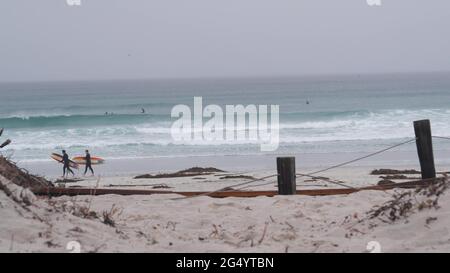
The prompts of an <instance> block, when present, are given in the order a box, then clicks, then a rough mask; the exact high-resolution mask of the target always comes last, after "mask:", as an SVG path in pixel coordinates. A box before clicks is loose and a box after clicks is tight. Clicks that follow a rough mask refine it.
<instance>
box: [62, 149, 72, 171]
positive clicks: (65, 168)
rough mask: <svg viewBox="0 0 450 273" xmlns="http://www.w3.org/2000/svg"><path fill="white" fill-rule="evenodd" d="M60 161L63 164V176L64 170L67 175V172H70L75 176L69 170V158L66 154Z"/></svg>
mask: <svg viewBox="0 0 450 273" xmlns="http://www.w3.org/2000/svg"><path fill="white" fill-rule="evenodd" d="M62 161H63V164H64V167H63V176H66V170H67V174H69V172H71V173H72V174H73V175H75V174H74V173H73V171H72V169H71V168H70V159H69V156H68V155H67V154H64V155H63V159H62Z"/></svg>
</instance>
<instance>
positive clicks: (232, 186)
mask: <svg viewBox="0 0 450 273" xmlns="http://www.w3.org/2000/svg"><path fill="white" fill-rule="evenodd" d="M275 176H278V174H272V175H268V176H264V177H261V178H255V179H253V180H250V181H246V182H243V183H238V184H235V185H231V186H227V187H224V188H221V189H218V190H215V191H210V192H205V193H202V194H199V195H194V196H187V197H179V198H173V199H172V200H180V199H188V198H193V197H199V196H208V195H210V194H213V193H216V192H221V191H226V190H228V189H229V188H234V187H239V186H244V185H247V184H251V183H254V182H257V181H261V180H265V179H268V178H272V177H275Z"/></svg>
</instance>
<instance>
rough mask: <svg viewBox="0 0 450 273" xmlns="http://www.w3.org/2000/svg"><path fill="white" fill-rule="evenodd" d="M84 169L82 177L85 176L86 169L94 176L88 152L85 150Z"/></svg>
mask: <svg viewBox="0 0 450 273" xmlns="http://www.w3.org/2000/svg"><path fill="white" fill-rule="evenodd" d="M85 159H86V168H85V169H84V175H86V173H87V171H88V169H89V170H90V171H91V173H92V175H94V170H93V169H92V160H91V154H90V153H89V150H86V156H85Z"/></svg>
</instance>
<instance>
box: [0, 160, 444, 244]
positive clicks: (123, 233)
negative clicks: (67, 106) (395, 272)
mask: <svg viewBox="0 0 450 273" xmlns="http://www.w3.org/2000/svg"><path fill="white" fill-rule="evenodd" d="M377 167H379V166H377ZM414 167H415V166H402V168H401V169H411V168H414ZM373 169H375V166H372V167H368V166H359V167H354V166H348V167H345V168H340V169H336V170H333V171H329V172H327V173H326V174H323V176H326V177H330V178H334V179H339V180H341V181H348V183H346V184H348V185H349V186H353V187H360V186H367V185H374V184H376V183H377V182H378V181H380V177H379V175H371V174H370V172H371V171H372V170H373ZM312 170H313V169H306V170H305V171H306V172H308V171H312ZM439 171H445V170H444V169H441V170H439ZM272 172H273V171H272V170H266V171H254V172H247V173H242V172H241V173H238V174H237V173H232V172H224V173H222V172H217V173H212V174H206V175H198V176H193V177H176V178H151V179H133V177H132V176H110V177H88V178H84V179H83V180H82V181H78V182H74V183H64V184H56V185H57V186H59V187H91V188H111V189H112V188H117V189H127V188H131V189H158V190H167V191H214V190H217V189H219V188H224V187H232V186H233V185H235V184H238V183H242V182H245V181H248V180H249V179H251V178H250V177H254V178H257V177H262V176H265V175H269V174H271V173H272ZM158 173H161V172H152V174H158ZM233 175H245V176H246V177H245V178H242V177H241V178H239V177H238V178H228V179H223V178H224V177H227V176H228V177H230V176H231V177H232V176H233ZM408 177H409V178H417V177H419V176H417V175H408ZM221 178H222V179H221ZM0 179H1V182H2V185H6V186H7V187H10V188H12V192H14V193H15V195H16V196H17V199H18V200H19V202H15V201H13V200H12V199H11V198H10V197H8V196H7V195H5V193H4V192H3V191H0V204H1V209H0V214H1V215H0V218H1V219H5V220H2V221H1V222H0V251H1V252H70V251H72V250H73V249H72V248H71V247H73V245H74V244H75V246H78V244H79V246H80V251H81V252H180V251H181V252H369V251H378V250H380V251H382V252H422V251H426V252H442V251H448V250H449V249H450V230H449V228H448V226H449V223H450V217H449V214H448V211H449V209H450V199H449V198H448V197H447V195H446V194H444V195H442V196H441V197H440V200H439V209H437V207H432V208H429V209H418V207H419V205H418V203H417V204H415V205H414V207H413V208H411V213H409V214H408V215H407V216H405V217H404V218H403V217H400V218H399V219H397V220H395V221H390V220H386V219H383V217H375V218H370V212H371V211H373V210H374V209H376V208H377V207H380V206H382V205H383V204H385V203H386V202H388V201H391V200H393V199H395V198H394V195H395V194H401V193H404V192H414V190H402V189H396V190H389V191H361V192H357V193H353V194H349V195H334V196H303V195H295V196H275V197H264V196H260V197H255V198H235V197H229V198H222V199H220V198H211V197H208V196H200V197H192V198H185V197H183V196H180V195H175V194H156V195H133V196H121V195H101V196H89V195H88V196H86V195H85V196H74V197H70V196H61V197H54V198H51V199H48V197H42V196H41V197H36V196H34V195H33V194H32V193H31V192H29V191H27V190H25V191H24V190H23V189H22V188H21V187H19V186H17V185H15V184H12V183H8V180H7V179H5V178H3V177H0ZM268 182H270V180H268ZM273 182H274V184H270V185H264V186H260V187H252V188H247V189H243V190H276V187H275V185H276V183H275V181H273ZM297 183H298V189H311V188H339V186H337V185H334V184H330V183H327V182H324V181H313V180H311V179H298V181H297ZM255 184H258V183H255ZM414 198H415V199H423V197H419V195H418V197H414ZM23 199H25V200H26V203H27V204H28V205H25V203H24V202H23V201H20V200H23ZM374 244H375V248H373V247H374ZM378 246H379V247H380V249H378ZM67 247H68V248H67ZM71 249H72V250H71ZM75 250H77V249H75Z"/></svg>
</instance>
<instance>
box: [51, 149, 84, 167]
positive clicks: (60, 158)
mask: <svg viewBox="0 0 450 273" xmlns="http://www.w3.org/2000/svg"><path fill="white" fill-rule="evenodd" d="M50 157H51V158H53V159H54V160H56V161H58V162H59V163H61V164H62V160H63V156H62V155H60V154H56V153H53V154H51V155H50ZM69 166H70V167H71V168H74V169H78V164H77V163H76V162H74V161H72V160H70V162H69Z"/></svg>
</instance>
